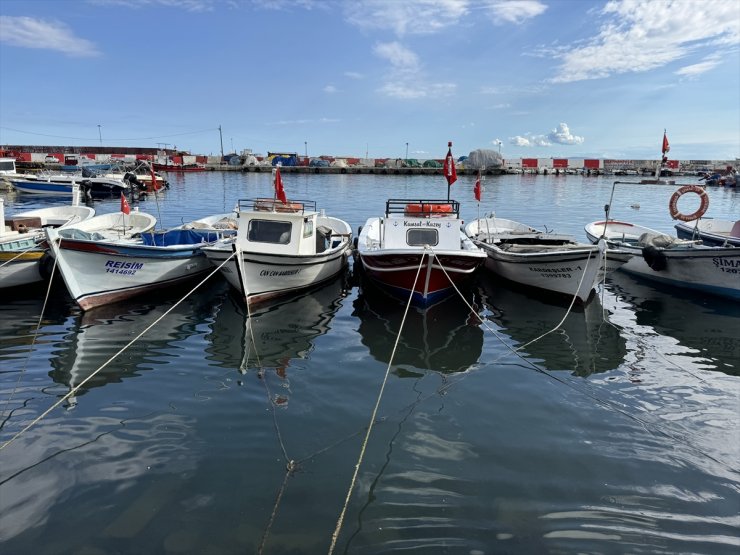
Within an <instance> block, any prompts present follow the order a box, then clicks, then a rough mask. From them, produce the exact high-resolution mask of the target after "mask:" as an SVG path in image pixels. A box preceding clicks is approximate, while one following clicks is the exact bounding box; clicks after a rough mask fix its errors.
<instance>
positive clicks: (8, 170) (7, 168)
mask: <svg viewBox="0 0 740 555" xmlns="http://www.w3.org/2000/svg"><path fill="white" fill-rule="evenodd" d="M15 173H16V170H15V158H0V175H3V174H15Z"/></svg>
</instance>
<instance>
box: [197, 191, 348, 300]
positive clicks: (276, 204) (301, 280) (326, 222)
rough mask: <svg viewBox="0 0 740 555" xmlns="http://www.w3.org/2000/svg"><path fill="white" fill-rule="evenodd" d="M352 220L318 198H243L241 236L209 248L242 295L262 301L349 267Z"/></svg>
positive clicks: (239, 216)
mask: <svg viewBox="0 0 740 555" xmlns="http://www.w3.org/2000/svg"><path fill="white" fill-rule="evenodd" d="M351 238H352V229H351V228H350V227H349V224H348V223H347V222H345V221H343V220H340V219H339V218H334V217H331V216H327V215H326V214H325V213H324V211H323V210H322V211H321V212H318V211H317V209H316V202H315V201H312V200H293V201H291V202H289V203H285V204H283V202H282V201H280V200H277V199H268V198H258V199H242V200H239V201H238V204H237V232H236V236H232V237H229V238H226V239H224V240H221V241H218V242H217V243H215V244H214V245H210V246H207V247H204V248H203V252H204V253H205V254H206V256H207V257H208V258H209V259H210V261H211V263H212V264H214V265H216V266H218V267H221V272H222V273H223V275H224V277H225V278H226V280H227V281H228V282H229V283H230V284H231V285H232V287H234V288H235V289H236V290H237V291H238V292H239V294H240V295H241V296H242V298H243V299H244V300H245V301H246V302H248V303H250V304H252V303H260V302H263V301H267V300H269V299H273V298H276V297H280V296H283V295H287V294H290V293H295V292H297V291H300V290H303V289H307V288H309V287H313V286H316V285H318V284H320V283H323V282H324V281H327V280H329V279H330V278H332V277H334V276H336V275H337V274H338V273H339V272H340V271H341V270H343V269H344V268H345V267H346V265H347V258H348V255H349V250H350V245H351Z"/></svg>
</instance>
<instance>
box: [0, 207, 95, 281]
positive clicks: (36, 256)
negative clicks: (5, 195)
mask: <svg viewBox="0 0 740 555" xmlns="http://www.w3.org/2000/svg"><path fill="white" fill-rule="evenodd" d="M76 198H77V199H78V200H79V195H78V196H77V197H76ZM94 215H95V210H94V209H93V208H90V207H88V206H80V205H79V204H71V205H62V206H50V207H48V208H39V209H37V210H29V211H26V212H19V213H16V214H13V215H12V216H10V217H9V218H8V219H6V218H5V201H4V200H3V199H2V198H0V222H3V223H2V227H1V228H0V289H4V288H7V287H17V286H21V285H28V284H31V283H37V282H39V281H42V280H43V269H42V267H41V262H42V260H43V259H44V256H45V254H46V251H47V249H46V246H45V245H43V244H42V243H43V239H44V231H43V228H44V227H59V228H63V227H65V226H67V225H74V224H76V223H79V222H82V221H84V220H87V219H89V218H92V217H93V216H94Z"/></svg>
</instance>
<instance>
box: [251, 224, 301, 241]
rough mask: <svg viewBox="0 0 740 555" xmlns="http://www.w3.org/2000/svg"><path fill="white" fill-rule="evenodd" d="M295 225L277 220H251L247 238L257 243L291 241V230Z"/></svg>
mask: <svg viewBox="0 0 740 555" xmlns="http://www.w3.org/2000/svg"><path fill="white" fill-rule="evenodd" d="M292 227H293V226H292V225H291V223H290V222H278V221H275V220H250V221H249V227H248V229H247V238H248V239H249V240H250V241H254V242H255V243H277V244H279V245H287V244H288V243H290V231H291V228H292Z"/></svg>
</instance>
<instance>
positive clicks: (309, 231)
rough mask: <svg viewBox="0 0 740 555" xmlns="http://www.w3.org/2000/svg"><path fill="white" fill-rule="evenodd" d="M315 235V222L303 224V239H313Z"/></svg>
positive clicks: (309, 221) (310, 221)
mask: <svg viewBox="0 0 740 555" xmlns="http://www.w3.org/2000/svg"><path fill="white" fill-rule="evenodd" d="M312 235H313V220H307V221H305V222H303V238H304V239H306V238H307V237H311V236H312Z"/></svg>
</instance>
